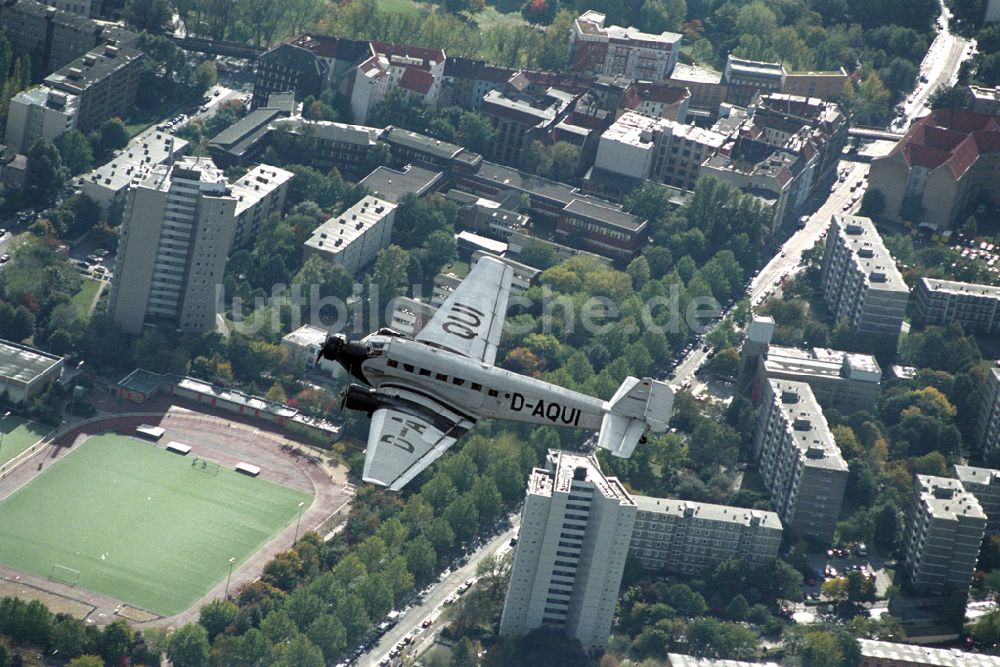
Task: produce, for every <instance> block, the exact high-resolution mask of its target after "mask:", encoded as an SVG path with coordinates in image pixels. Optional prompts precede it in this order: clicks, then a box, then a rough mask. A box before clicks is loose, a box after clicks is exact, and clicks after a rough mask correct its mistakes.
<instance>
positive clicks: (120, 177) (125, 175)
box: [81, 127, 188, 192]
mask: <svg viewBox="0 0 1000 667" xmlns="http://www.w3.org/2000/svg"><path fill="white" fill-rule="evenodd" d="M187 145H188V142H187V141H186V140H184V139H181V138H180V137H175V136H174V135H172V134H168V133H167V132H162V131H160V130H158V129H156V128H155V127H151V128H149V129H148V130H146V131H145V132H141V133H139V134H137V135H136V136H135V137H133V138H132V141H130V142H129V144H128V146H126V147H125V148H123V149H122V150H121V151H120V152H119V153H118V154H117V155H116V156H115V157H113V158H112V159H111V160H109V161H108V162H106V163H104V164H103V165H101V166H100V167H97V168H96V169H94V170H93V171H91V172H90V173H89V174H87V175H85V176H82V177H81V179H82V180H83V182H85V183H93V184H95V185H99V186H101V187H104V188H107V189H109V190H112V191H114V192H118V191H119V190H122V189H123V188H125V187H126V186H128V184H129V183H131V182H132V181H133V180H141V179H142V178H144V177H145V176H146V174H147V173H148V172H149V170H150V169H152V168H153V167H155V166H156V165H158V164H161V163H163V162H164V161H166V159H167V158H168V157H170V155H171V154H173V155H180V154H182V153H183V152H184V151H185V150H186V149H187Z"/></svg>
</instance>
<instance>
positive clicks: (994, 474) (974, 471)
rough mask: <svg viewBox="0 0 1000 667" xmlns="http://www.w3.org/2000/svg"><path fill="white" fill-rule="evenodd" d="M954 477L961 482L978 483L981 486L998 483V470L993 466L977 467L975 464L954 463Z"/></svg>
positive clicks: (999, 473) (999, 482) (999, 477)
mask: <svg viewBox="0 0 1000 667" xmlns="http://www.w3.org/2000/svg"><path fill="white" fill-rule="evenodd" d="M955 477H956V478H958V480H959V481H960V482H962V484H980V485H982V486H991V485H992V484H994V483H996V484H1000V470H994V469H993V468H977V467H975V466H963V465H958V464H956V465H955Z"/></svg>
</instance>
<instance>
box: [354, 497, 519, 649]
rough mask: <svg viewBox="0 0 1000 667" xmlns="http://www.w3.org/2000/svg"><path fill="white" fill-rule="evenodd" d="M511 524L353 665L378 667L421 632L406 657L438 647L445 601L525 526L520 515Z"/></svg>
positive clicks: (428, 594) (432, 591) (476, 552)
mask: <svg viewBox="0 0 1000 667" xmlns="http://www.w3.org/2000/svg"><path fill="white" fill-rule="evenodd" d="M511 523H512V524H513V527H512V528H510V529H509V530H506V531H504V532H503V533H502V534H500V535H497V536H496V537H494V538H493V539H492V540H490V541H489V542H487V543H486V544H485V545H484V546H482V547H480V548H479V549H477V550H476V551H475V552H473V553H472V555H471V556H470V557H469V561H468V563H466V564H465V565H463V566H462V567H460V568H458V569H457V570H454V571H453V572H451V573H449V574H448V575H447V576H445V577H444V578H443V579H442V580H440V581H439V582H438V583H437V584H434V586H433V588H432V589H431V590H430V592H429V593H427V594H426V595H425V596H424V598H423V601H422V602H420V603H419V604H417V605H414V606H413V607H411V608H410V609H408V610H407V611H406V612H405V613H404V614H403V615H402V616H400V618H399V622H398V623H397V624H396V626H395V627H393V628H391V629H390V630H389V631H388V632H386V633H385V635H383V636H382V638H381V639H380V640H379V641H378V643H377V644H376V645H375V646H373V647H372V649H371V650H370V651H368V652H366V653H363V654H362V655H361V657H359V658H358V660H357V662H356V663H351V664H357V665H359V667H376V666H377V665H379V663H380V661H381V660H382V659H383V658H384V657H386V656H388V654H389V651H391V650H392V648H393V647H394V646H395V645H396V644H398V643H399V642H400V641H401V640H402V639H403V638H404V637H406V636H407V635H409V634H411V633H412V632H413V631H414V630H418V629H419V630H420V633H419V634H418V635H417V639H416V641H415V642H413V643H411V644H410V647H409V648H408V649H407V651H406V653H412V654H414V655H420V654H421V653H423V652H424V651H426V650H427V649H429V648H430V647H431V645H432V644H433V643H434V639H435V637H437V633H438V632H439V631H440V630H441V628H442V627H443V624H442V623H439V622H438V621H437V618H438V616H439V615H440V614H441V611H442V609H444V608H445V604H444V601H445V598H447V597H448V596H450V595H452V594H453V593H454V592H455V589H457V588H458V587H459V586H461V585H462V584H463V583H465V582H466V581H467V580H468V579H471V578H472V577H474V576H476V565H477V564H478V563H479V561H481V560H482V559H483V558H485V557H486V556H488V555H490V554H494V553H496V552H498V551H502V550H504V547H505V545H509V544H510V540H511V538H512V537H515V536H516V535H517V531H518V529H519V528H520V526H521V514H520V512H517V513H515V514H514V515H512V516H511ZM428 617H430V618H433V619H435V622H434V623H433V624H432V625H431V626H430V627H428V628H426V629H423V628H421V627H420V625H421V623H423V622H424V619H426V618H428ZM391 664H399V659H398V658H397V659H396V660H395V661H393V662H392V663H391Z"/></svg>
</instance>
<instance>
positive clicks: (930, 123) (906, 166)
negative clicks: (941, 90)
mask: <svg viewBox="0 0 1000 667" xmlns="http://www.w3.org/2000/svg"><path fill="white" fill-rule="evenodd" d="M868 183H869V187H868V189H869V190H871V191H878V192H880V193H882V197H883V199H884V200H885V210H884V212H883V215H885V217H887V218H889V219H890V220H900V219H901V216H902V214H903V212H905V210H906V209H907V208H908V209H909V210H911V211H913V210H920V211H921V214H920V219H921V220H922V221H926V222H930V223H934V224H937V225H940V226H942V227H948V226H951V225H953V224H955V223H956V222H957V223H959V224H961V223H962V222H964V221H965V218H964V217H960V215H962V214H963V212H965V211H967V208H968V206H969V205H970V204H973V203H975V202H986V201H989V202H992V203H993V204H994V205H996V204H1000V118H997V117H996V116H993V115H990V114H986V113H976V112H974V111H960V110H955V109H935V110H933V111H931V112H930V113H929V114H927V115H926V116H923V117H922V118H918V119H917V120H916V121H914V122H913V124H912V125H911V126H910V128H909V129H908V130H907V131H906V134H905V135H903V138H902V139H900V140H899V142H897V144H896V146H895V148H893V149H892V151H891V152H890V153H889V154H888V155H886V156H884V157H878V158H875V159H873V160H872V166H871V170H870V171H869V174H868Z"/></svg>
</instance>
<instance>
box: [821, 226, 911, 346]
mask: <svg viewBox="0 0 1000 667" xmlns="http://www.w3.org/2000/svg"><path fill="white" fill-rule="evenodd" d="M822 284H823V298H824V300H825V301H826V305H827V307H828V308H829V309H830V312H831V313H832V314H833V317H834V319H835V320H837V321H841V320H844V321H846V322H847V323H848V325H849V326H850V327H851V329H852V330H854V331H856V332H857V333H858V334H859V340H862V341H865V342H866V343H867V344H868V345H869V346H870V349H871V350H876V349H878V348H879V347H885V348H891V349H892V350H895V349H896V344H897V341H898V339H899V333H900V330H901V329H902V325H903V319H904V317H905V316H906V304H907V302H908V301H909V298H910V290H909V288H908V287H907V286H906V282H904V280H903V276H902V275H901V274H900V273H899V270H898V269H897V268H896V262H895V260H893V258H892V255H891V254H890V253H889V251H888V249H887V248H886V247H885V244H884V243H883V242H882V237H881V236H879V233H878V231H877V230H876V229H875V224H874V223H873V222H872V221H871V220H870V219H869V218H863V217H860V216H855V215H840V214H835V215H834V216H833V221H832V223H831V224H830V231H829V233H828V234H827V240H826V250H825V251H824V254H823V277H822Z"/></svg>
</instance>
